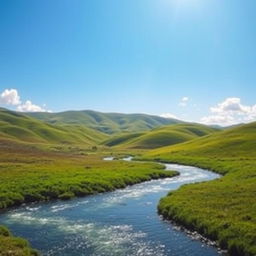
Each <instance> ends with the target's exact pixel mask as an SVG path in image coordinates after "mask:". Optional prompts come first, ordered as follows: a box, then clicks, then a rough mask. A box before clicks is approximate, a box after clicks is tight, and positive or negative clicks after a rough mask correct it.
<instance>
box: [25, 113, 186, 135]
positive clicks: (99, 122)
mask: <svg viewBox="0 0 256 256" xmlns="http://www.w3.org/2000/svg"><path fill="white" fill-rule="evenodd" d="M27 115H29V116H31V117H34V118H37V119H39V120H41V121H46V122H47V123H51V124H58V125H63V124H69V125H74V124H75V125H83V126H86V127H90V128H93V129H96V130H98V131H101V132H104V133H107V134H116V133H122V132H132V133H137V132H142V131H149V130H151V129H153V128H156V127H160V126H163V125H168V124H176V123H183V122H182V121H179V120H176V119H171V118H170V119H167V118H163V117H159V116H152V115H146V114H120V113H101V112H96V111H92V110H84V111H66V112H61V113H27Z"/></svg>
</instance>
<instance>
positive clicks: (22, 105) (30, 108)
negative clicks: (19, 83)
mask: <svg viewBox="0 0 256 256" xmlns="http://www.w3.org/2000/svg"><path fill="white" fill-rule="evenodd" d="M0 105H7V106H17V107H16V110H18V111H21V112H51V111H49V110H47V109H46V106H45V105H44V106H43V107H40V106H38V105H35V104H33V103H32V102H31V101H30V100H27V101H25V102H22V101H21V100H20V96H19V93H18V91H17V90H16V89H5V90H4V91H3V92H2V93H1V94H0Z"/></svg>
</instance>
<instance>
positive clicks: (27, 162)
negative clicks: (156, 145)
mask: <svg viewBox="0 0 256 256" xmlns="http://www.w3.org/2000/svg"><path fill="white" fill-rule="evenodd" d="M1 143H2V147H0V169H1V180H0V209H4V208H8V207H11V206H17V205H20V204H22V203H25V202H27V203H28V202H34V201H41V200H49V199H69V198H72V197H75V196H85V195H90V194H94V193H99V192H106V191H111V190H114V189H117V188H123V187H125V186H127V185H131V184H135V183H139V182H143V181H147V180H150V179H158V178H165V177H170V176H173V175H176V174H177V173H176V172H165V171H164V170H163V166H161V165H159V164H151V163H133V162H125V161H103V160H102V155H96V154H86V153H82V154H81V151H79V152H78V153H76V152H50V151H41V150H40V149H38V148H35V147H29V146H25V145H22V144H17V143H12V142H10V141H2V142H1ZM4 143H5V146H3V144H4Z"/></svg>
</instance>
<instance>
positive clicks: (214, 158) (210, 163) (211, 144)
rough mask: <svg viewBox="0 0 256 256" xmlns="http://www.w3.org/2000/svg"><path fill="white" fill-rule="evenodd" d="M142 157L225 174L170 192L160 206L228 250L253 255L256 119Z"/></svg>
mask: <svg viewBox="0 0 256 256" xmlns="http://www.w3.org/2000/svg"><path fill="white" fill-rule="evenodd" d="M144 157H145V158H147V159H155V160H163V161H169V162H177V163H182V164H188V165H194V166H199V167H202V168H207V169H211V170H214V171H216V172H219V173H221V174H225V176H224V177H222V178H221V179H219V180H215V181H210V182H204V183H199V184H191V185H186V186H183V187H182V188H180V189H179V190H177V191H175V192H172V193H170V194H169V195H168V196H167V197H165V198H163V199H162V200H161V201H160V203H159V207H158V209H159V212H160V213H161V214H162V215H164V217H166V218H169V219H172V220H174V221H176V222H178V223H180V224H182V225H184V226H186V227H187V228H189V229H194V230H197V231H198V232H200V233H201V234H203V235H205V236H207V237H209V238H211V239H214V240H217V241H218V242H219V244H220V246H221V247H222V248H227V249H228V251H229V254H230V255H233V256H255V255H256V201H255V198H256V185H255V184H256V123H252V124H249V125H244V126H241V127H237V128H234V129H231V130H227V131H223V132H219V133H217V134H213V135H210V136H206V137H204V138H200V139H197V140H194V141H191V142H187V143H183V144H179V145H177V146H172V147H165V148H161V149H158V150H154V151H151V152H149V153H147V154H146V155H145V156H144Z"/></svg>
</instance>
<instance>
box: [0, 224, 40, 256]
mask: <svg viewBox="0 0 256 256" xmlns="http://www.w3.org/2000/svg"><path fill="white" fill-rule="evenodd" d="M0 255H1V256H37V255H39V254H38V252H37V251H35V250H33V249H32V248H31V247H30V245H29V243H28V242H27V241H26V240H24V239H22V238H19V237H13V236H12V234H11V233H10V231H9V230H8V229H6V228H5V227H3V226H0Z"/></svg>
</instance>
